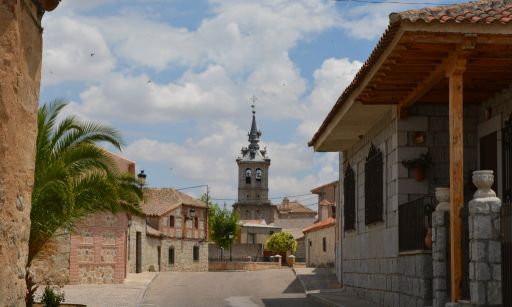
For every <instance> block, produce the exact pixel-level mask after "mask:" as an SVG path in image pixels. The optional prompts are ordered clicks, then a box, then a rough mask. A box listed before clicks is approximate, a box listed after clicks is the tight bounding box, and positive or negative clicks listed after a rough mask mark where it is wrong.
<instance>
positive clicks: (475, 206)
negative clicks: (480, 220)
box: [469, 198, 491, 215]
mask: <svg viewBox="0 0 512 307" xmlns="http://www.w3.org/2000/svg"><path fill="white" fill-rule="evenodd" d="M489 212H491V208H490V206H489V204H488V202H484V201H481V198H479V199H473V200H471V201H470V202H469V213H470V214H471V215H483V214H489Z"/></svg>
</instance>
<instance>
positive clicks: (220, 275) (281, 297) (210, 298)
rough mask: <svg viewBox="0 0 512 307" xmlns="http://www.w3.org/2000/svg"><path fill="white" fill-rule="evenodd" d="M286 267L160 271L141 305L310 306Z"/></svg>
mask: <svg viewBox="0 0 512 307" xmlns="http://www.w3.org/2000/svg"><path fill="white" fill-rule="evenodd" d="M317 305H318V304H317V303H315V302H314V301H312V300H311V299H310V298H307V297H306V296H305V294H304V290H303V288H302V286H301V284H300V282H299V281H298V280H297V279H296V277H295V274H294V273H293V272H292V271H291V270H290V269H277V270H266V271H259V272H204V273H177V272H165V273H160V274H159V275H158V277H157V278H156V279H155V280H154V281H153V282H152V283H151V285H150V287H149V289H148V292H147V295H146V298H145V300H144V302H143V303H142V307H164V306H165V307H166V306H179V307H195V306H198V307H199V306H201V307H202V306H230V307H239V306H240V307H241V306H244V307H245V306H247V307H256V306H275V307H278V306H279V307H287V306H289V307H312V306H317Z"/></svg>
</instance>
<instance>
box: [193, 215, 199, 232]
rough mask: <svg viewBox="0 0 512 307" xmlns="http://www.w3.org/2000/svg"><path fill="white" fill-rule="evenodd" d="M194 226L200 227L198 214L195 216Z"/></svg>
mask: <svg viewBox="0 0 512 307" xmlns="http://www.w3.org/2000/svg"><path fill="white" fill-rule="evenodd" d="M194 228H195V229H199V218H198V217H197V216H196V217H195V218H194Z"/></svg>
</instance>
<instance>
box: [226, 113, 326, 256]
mask: <svg viewBox="0 0 512 307" xmlns="http://www.w3.org/2000/svg"><path fill="white" fill-rule="evenodd" d="M253 108H254V107H253ZM252 113H253V115H252V123H251V130H250V131H249V134H248V136H249V146H248V147H243V148H242V151H241V155H240V156H239V157H238V158H237V159H236V163H237V164H238V201H237V202H236V203H235V204H234V205H233V209H234V210H235V211H236V212H238V213H239V215H240V223H241V224H242V228H241V234H240V236H239V238H238V242H237V243H238V244H260V245H261V246H262V248H261V250H259V255H263V254H265V250H264V243H265V241H266V239H267V238H268V237H269V236H271V235H272V234H273V233H274V232H279V231H286V232H290V233H292V234H293V236H294V238H295V239H296V240H299V241H300V239H301V238H302V237H303V233H302V231H301V230H302V229H303V228H304V227H306V226H308V225H310V224H312V223H313V222H314V221H315V219H316V212H315V211H314V210H311V209H309V208H308V207H306V206H304V205H302V204H300V203H299V202H296V201H290V200H289V199H288V198H287V197H285V198H284V199H283V202H282V203H281V204H278V205H274V204H272V202H271V200H270V198H269V197H268V191H269V184H268V183H269V168H270V162H271V161H270V157H269V156H268V153H267V150H266V148H263V149H261V148H260V144H259V143H260V137H261V131H260V130H259V129H258V125H257V123H256V111H254V109H253V111H252ZM303 248H304V247H303V246H302V245H301V246H300V248H299V249H298V251H297V253H298V254H303V251H302V249H303ZM239 256H241V255H239Z"/></svg>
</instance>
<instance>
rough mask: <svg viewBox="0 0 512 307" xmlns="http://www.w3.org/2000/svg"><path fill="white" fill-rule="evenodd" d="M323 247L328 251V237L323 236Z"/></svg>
mask: <svg viewBox="0 0 512 307" xmlns="http://www.w3.org/2000/svg"><path fill="white" fill-rule="evenodd" d="M322 247H323V250H324V252H326V251H327V239H326V238H325V237H323V238H322Z"/></svg>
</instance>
